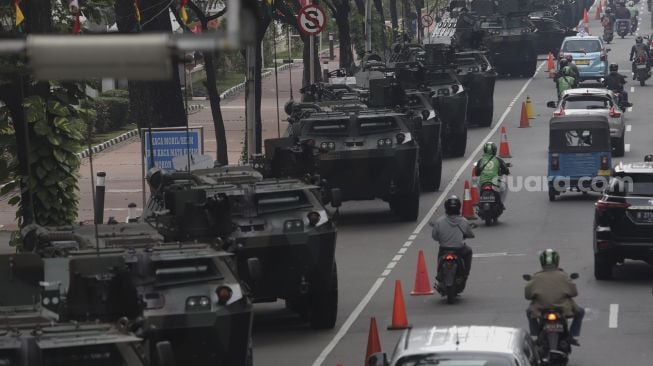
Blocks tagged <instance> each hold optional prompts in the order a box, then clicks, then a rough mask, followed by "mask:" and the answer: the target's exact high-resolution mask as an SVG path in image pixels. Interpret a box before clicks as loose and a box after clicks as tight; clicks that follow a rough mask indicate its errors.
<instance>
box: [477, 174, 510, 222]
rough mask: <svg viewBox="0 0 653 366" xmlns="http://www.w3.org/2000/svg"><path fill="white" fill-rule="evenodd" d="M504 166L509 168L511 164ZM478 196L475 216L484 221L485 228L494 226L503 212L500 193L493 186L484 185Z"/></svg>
mask: <svg viewBox="0 0 653 366" xmlns="http://www.w3.org/2000/svg"><path fill="white" fill-rule="evenodd" d="M506 166H507V167H509V168H510V167H512V164H510V163H506ZM479 196H480V197H479V202H478V207H477V209H476V214H477V215H478V217H480V218H481V219H482V220H484V221H485V225H486V226H491V225H493V224H496V223H497V220H498V219H499V216H501V214H502V213H503V211H504V206H503V202H501V193H500V192H498V190H497V189H495V187H494V185H492V184H484V185H483V186H482V187H481V189H480V195H479Z"/></svg>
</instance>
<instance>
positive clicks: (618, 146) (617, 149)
mask: <svg viewBox="0 0 653 366" xmlns="http://www.w3.org/2000/svg"><path fill="white" fill-rule="evenodd" d="M625 154H626V136H621V138H620V139H618V140H617V142H616V143H615V145H614V156H616V157H622V156H624V155H625Z"/></svg>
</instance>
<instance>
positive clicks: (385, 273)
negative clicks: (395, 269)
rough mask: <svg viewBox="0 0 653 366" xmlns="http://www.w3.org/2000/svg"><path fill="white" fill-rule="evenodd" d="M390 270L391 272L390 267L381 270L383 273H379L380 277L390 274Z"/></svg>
mask: <svg viewBox="0 0 653 366" xmlns="http://www.w3.org/2000/svg"><path fill="white" fill-rule="evenodd" d="M390 272H392V270H390V269H386V270H383V273H381V277H386V276H387V275H389V274H390Z"/></svg>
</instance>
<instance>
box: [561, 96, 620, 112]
mask: <svg viewBox="0 0 653 366" xmlns="http://www.w3.org/2000/svg"><path fill="white" fill-rule="evenodd" d="M562 106H563V108H564V109H610V108H612V101H611V100H610V98H606V97H598V96H597V97H593V96H582V97H569V98H566V99H565V100H564V101H563V103H562Z"/></svg>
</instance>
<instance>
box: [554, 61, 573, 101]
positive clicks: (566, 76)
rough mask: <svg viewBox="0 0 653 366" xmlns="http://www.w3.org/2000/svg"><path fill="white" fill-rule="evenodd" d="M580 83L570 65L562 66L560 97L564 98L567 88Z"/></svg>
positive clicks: (559, 84) (559, 80)
mask: <svg viewBox="0 0 653 366" xmlns="http://www.w3.org/2000/svg"><path fill="white" fill-rule="evenodd" d="M577 85H578V80H577V79H576V77H575V75H574V71H573V69H572V68H571V67H570V66H565V67H563V68H562V76H560V77H559V78H558V99H560V98H562V93H564V92H565V91H566V90H569V89H573V88H575V87H576V86H577Z"/></svg>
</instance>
